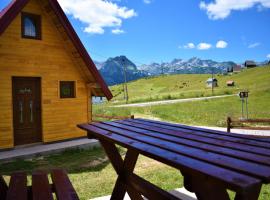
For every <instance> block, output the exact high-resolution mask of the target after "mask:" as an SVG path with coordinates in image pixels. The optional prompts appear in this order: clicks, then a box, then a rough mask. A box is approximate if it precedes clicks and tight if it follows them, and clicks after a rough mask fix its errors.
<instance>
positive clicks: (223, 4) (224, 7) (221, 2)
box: [200, 0, 270, 20]
mask: <svg viewBox="0 0 270 200" xmlns="http://www.w3.org/2000/svg"><path fill="white" fill-rule="evenodd" d="M253 6H259V7H261V8H260V9H262V8H270V0H214V2H211V3H205V2H204V1H201V2H200V8H201V9H202V10H206V12H207V15H208V17H209V18H210V19H213V20H217V19H225V18H226V17H228V16H229V15H230V14H231V12H232V11H233V10H246V9H249V8H252V7H253Z"/></svg>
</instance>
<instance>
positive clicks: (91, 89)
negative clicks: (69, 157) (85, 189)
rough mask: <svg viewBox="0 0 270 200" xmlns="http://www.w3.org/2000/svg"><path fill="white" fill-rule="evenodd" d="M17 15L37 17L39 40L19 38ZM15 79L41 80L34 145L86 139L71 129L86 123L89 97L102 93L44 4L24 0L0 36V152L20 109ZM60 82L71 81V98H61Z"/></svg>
mask: <svg viewBox="0 0 270 200" xmlns="http://www.w3.org/2000/svg"><path fill="white" fill-rule="evenodd" d="M22 13H29V14H34V15H38V16H40V18H41V37H40V39H28V38H23V37H22ZM19 77H21V78H25V79H26V80H27V79H31V78H36V79H38V80H39V82H40V83H39V84H40V91H41V92H40V93H41V94H40V106H41V107H40V131H41V133H40V137H39V138H40V139H37V141H36V142H44V143H47V142H54V141H58V140H64V139H70V138H77V137H83V136H86V135H85V132H83V131H81V130H79V129H78V128H77V127H76V125H77V124H80V123H85V122H87V121H91V96H92V95H97V96H104V95H103V93H102V90H101V89H100V85H99V83H97V82H96V80H95V77H94V75H93V74H91V72H90V71H89V70H88V69H87V67H86V65H85V63H84V61H83V60H82V58H81V56H80V55H79V54H78V52H77V50H76V48H75V47H74V45H73V43H72V41H71V40H70V38H69V37H68V35H67V34H66V32H65V30H64V28H63V27H62V26H61V24H60V23H59V19H58V18H57V16H56V15H55V13H54V12H53V10H52V9H51V8H50V6H49V5H48V1H46V0H29V1H28V3H27V4H26V5H25V6H24V7H23V9H22V10H21V12H20V13H19V14H18V15H17V16H16V17H15V18H14V20H13V21H12V22H11V23H10V24H9V26H8V27H7V28H6V29H5V31H4V32H3V33H2V34H1V35H0V99H1V101H0V110H1V115H0V149H1V148H12V147H14V144H15V145H16V134H15V133H14V129H15V128H16V127H15V124H14V120H15V117H16V116H17V115H19V111H18V112H17V111H16V107H14V99H15V98H16V96H14V91H13V89H14V88H12V85H13V84H14V79H16V78H19ZM62 81H72V82H74V85H75V86H74V90H75V91H74V93H75V96H74V98H61V96H60V83H61V82H62ZM29 105H30V104H29ZM14 108H15V109H14ZM25 109H26V108H25ZM17 142H18V141H17Z"/></svg>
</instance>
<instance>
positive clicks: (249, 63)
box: [244, 60, 257, 68]
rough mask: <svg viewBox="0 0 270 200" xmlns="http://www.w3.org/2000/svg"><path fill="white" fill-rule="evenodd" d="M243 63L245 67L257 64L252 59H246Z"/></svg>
mask: <svg viewBox="0 0 270 200" xmlns="http://www.w3.org/2000/svg"><path fill="white" fill-rule="evenodd" d="M244 65H245V67H246V68H253V67H257V64H256V63H255V62H254V61H253V60H247V61H246V62H245V64H244Z"/></svg>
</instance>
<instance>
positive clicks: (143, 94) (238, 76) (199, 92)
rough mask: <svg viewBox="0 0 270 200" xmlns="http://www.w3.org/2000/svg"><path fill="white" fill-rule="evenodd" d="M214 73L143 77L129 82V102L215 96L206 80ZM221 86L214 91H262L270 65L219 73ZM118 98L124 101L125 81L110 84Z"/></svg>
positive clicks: (215, 92)
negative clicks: (113, 84) (230, 85)
mask: <svg viewBox="0 0 270 200" xmlns="http://www.w3.org/2000/svg"><path fill="white" fill-rule="evenodd" d="M210 77H211V75H210V74H177V75H163V76H157V77H149V78H143V79H139V80H136V81H132V82H129V83H128V94H129V103H136V102H148V101H155V100H164V99H182V98H190V97H204V96H211V95H212V90H211V88H208V87H206V83H205V81H206V80H207V79H208V78H210ZM215 78H217V79H218V85H219V86H218V87H217V88H214V94H213V95H222V94H233V93H237V92H239V91H240V90H243V89H245V90H250V91H258V90H265V89H268V88H269V82H270V67H269V66H267V67H258V68H253V69H248V70H243V71H242V72H240V73H233V74H228V75H215ZM228 80H233V81H235V86H234V87H227V85H226V82H227V81H228ZM110 90H111V91H112V93H113V95H114V98H113V100H112V103H124V92H123V85H115V86H112V87H110Z"/></svg>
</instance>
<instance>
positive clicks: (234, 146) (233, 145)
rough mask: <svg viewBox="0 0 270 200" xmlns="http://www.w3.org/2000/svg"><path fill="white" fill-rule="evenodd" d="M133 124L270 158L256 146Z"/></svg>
mask: <svg viewBox="0 0 270 200" xmlns="http://www.w3.org/2000/svg"><path fill="white" fill-rule="evenodd" d="M125 121H129V122H130V120H125ZM132 122H134V123H139V124H142V125H147V126H151V127H154V128H157V129H159V130H160V131H161V130H164V131H166V132H167V134H170V135H173V136H177V137H182V138H186V139H190V140H195V141H198V142H200V141H201V142H204V143H208V144H215V145H218V146H222V147H228V148H231V149H236V150H241V151H245V152H250V153H254V154H258V155H265V156H270V150H269V149H266V148H262V147H254V146H250V145H248V144H239V143H235V142H231V141H224V140H220V139H219V138H213V137H204V136H203V134H200V133H199V134H196V133H193V132H192V131H190V130H188V131H186V130H184V131H182V130H181V129H180V130H179V129H176V130H172V129H167V128H166V126H165V128H164V127H163V126H162V125H161V126H159V125H157V126H154V125H153V124H152V123H148V122H144V121H138V120H136V121H132ZM191 133H193V134H191ZM256 139H257V138H256Z"/></svg>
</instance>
